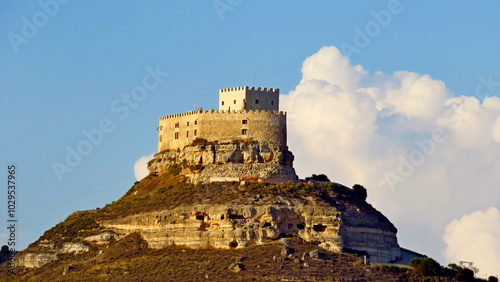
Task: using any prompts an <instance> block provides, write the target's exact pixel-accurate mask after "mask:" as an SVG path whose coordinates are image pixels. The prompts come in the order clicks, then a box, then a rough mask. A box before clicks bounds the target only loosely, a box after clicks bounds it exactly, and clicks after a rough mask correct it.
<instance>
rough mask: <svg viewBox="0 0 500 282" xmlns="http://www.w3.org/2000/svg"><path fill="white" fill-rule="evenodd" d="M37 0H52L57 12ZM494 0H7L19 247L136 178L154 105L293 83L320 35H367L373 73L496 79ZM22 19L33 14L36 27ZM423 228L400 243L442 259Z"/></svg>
mask: <svg viewBox="0 0 500 282" xmlns="http://www.w3.org/2000/svg"><path fill="white" fill-rule="evenodd" d="M66 2H68V3H66ZM39 3H52V5H51V6H50V5H49V6H48V7H49V8H48V9H49V10H47V11H50V13H51V14H52V15H48V13H49V12H47V11H46V10H44V8H43V7H42V6H43V5H40V4H39ZM53 3H56V5H57V6H54V5H53ZM224 5H226V6H224ZM391 5H395V6H391ZM224 7H225V8H224ZM390 7H393V8H392V9H395V10H397V12H395V13H389V14H390V19H387V18H386V22H385V23H384V25H381V24H379V25H378V27H379V29H373V30H372V31H371V32H372V36H368V41H365V42H364V43H365V44H363V46H361V45H360V44H357V45H356V42H357V41H356V39H357V36H358V35H357V34H358V33H357V28H359V29H360V30H364V31H366V28H370V22H373V21H375V20H376V19H375V16H374V14H378V15H380V11H390V9H391V8H390ZM394 7H396V8H394ZM499 8H500V4H499V3H498V2H494V1H484V2H481V3H480V4H478V3H477V2H472V1H468V2H466V3H463V2H460V3H458V2H456V1H439V2H436V1H405V0H402V1H399V3H398V2H395V1H377V2H374V1H343V2H340V1H315V2H314V4H312V3H310V2H307V1H286V2H284V1H273V2H271V1H269V2H266V1H248V0H240V1H236V0H234V1H228V0H220V1H104V2H103V1H62V0H61V1H60V2H54V1H48V0H46V1H43V0H42V1H40V2H38V1H29V2H28V1H22V2H19V1H6V0H4V1H0V35H2V37H1V38H2V39H1V40H0V54H1V55H0V93H1V96H2V100H3V102H2V103H1V105H0V108H1V110H0V112H1V114H2V118H1V119H0V125H1V127H0V128H1V130H2V133H3V134H2V138H1V139H0V148H1V156H2V158H1V163H2V166H3V167H4V168H3V169H2V170H0V179H1V178H3V179H6V177H7V169H6V167H7V165H8V164H11V163H14V164H16V165H17V167H18V175H17V176H18V188H17V189H18V190H17V192H18V207H17V211H16V212H17V219H18V220H19V223H18V226H19V230H18V234H17V242H18V244H19V247H20V248H25V247H26V246H27V245H28V244H29V243H31V242H33V241H35V240H36V239H37V238H38V237H39V236H40V235H41V234H42V233H43V231H44V230H46V229H48V228H50V227H52V226H54V225H55V224H57V223H58V222H60V221H61V220H63V219H65V218H66V217H67V216H68V215H69V214H70V213H71V212H73V211H75V210H84V209H92V208H95V207H102V206H104V205H105V204H107V203H109V202H111V201H113V200H116V199H118V198H119V197H120V196H121V195H123V194H124V193H125V192H126V191H127V190H128V188H129V187H130V186H132V185H133V183H134V181H135V179H134V169H133V165H134V163H135V162H136V161H137V159H139V158H140V157H142V156H145V155H149V154H151V153H154V152H155V151H156V140H157V132H156V128H157V123H158V118H159V117H160V116H163V115H167V114H173V113H178V112H183V111H188V110H192V109H193V106H194V104H199V105H201V106H202V107H203V108H205V109H211V108H217V94H218V89H219V88H226V87H235V86H243V85H250V86H251V85H253V84H254V74H255V85H256V86H263V87H273V88H280V90H281V93H282V94H287V93H289V92H290V91H292V90H294V89H295V88H296V86H297V85H298V84H299V83H300V81H301V78H302V75H303V74H302V72H301V67H302V64H303V62H304V60H305V59H306V58H307V57H309V56H312V55H313V54H315V53H316V52H318V50H319V49H320V48H321V47H323V46H336V47H337V48H338V49H340V51H345V49H343V47H344V48H345V46H347V44H349V45H351V46H354V47H356V46H357V47H356V48H358V47H359V48H358V51H359V52H357V53H351V54H344V55H347V57H348V58H349V59H350V63H351V64H352V65H358V64H359V65H362V66H363V68H364V69H365V70H366V71H369V72H370V73H374V72H376V71H381V72H382V73H385V74H391V73H393V72H394V71H409V72H415V73H419V74H428V75H430V77H432V79H434V80H439V81H443V82H444V83H445V84H446V88H447V89H448V90H449V91H450V93H452V95H454V96H460V95H465V96H474V95H475V94H474V93H475V89H476V87H477V85H478V77H488V76H491V77H492V80H494V81H500V69H499V68H498V66H499V65H500V56H499V55H498V50H499V47H500V37H499V36H498V28H499V27H500V18H499V17H498V11H499V10H500V9H499ZM218 9H219V10H218ZM224 9H225V10H224ZM44 15H45V17H44ZM44 21H45V22H44ZM26 22H29V24H28V25H30V24H34V23H38V26H36V25H35V29H36V30H33V29H31V30H29V27H26V25H27V23H26ZM23 31H24V33H23ZM26 32H27V33H26ZM20 37H22V38H23V39H22V40H21V41H19V40H20V39H19V38H20ZM13 38H16V40H14V39H13ZM358 39H359V38H358ZM148 68H150V69H159V70H160V71H161V72H162V73H168V76H165V77H163V78H162V79H161V80H162V81H161V82H160V81H157V82H158V83H157V84H155V87H152V88H153V89H151V90H148V92H147V94H146V95H145V97H144V99H143V100H141V101H136V102H137V103H136V104H137V106H136V107H135V106H134V107H135V108H134V107H132V106H126V107H127V108H128V110H129V114H128V115H127V116H126V117H125V116H124V115H122V114H123V112H118V111H117V110H116V108H115V110H113V107H112V104H113V102H114V101H116V100H117V99H118V101H119V102H118V103H119V105H121V106H124V105H126V104H125V103H124V102H123V101H121V100H120V99H122V98H121V97H122V95H130V93H131V91H133V89H134V87H137V86H141V85H143V79H144V78H145V76H147V75H148V74H149V72H148V70H147V69H148ZM495 79H496V80H495ZM152 82H154V81H152ZM499 89H500V88H499ZM499 91H500V90H498V91H497V92H494V91H493V92H491V93H490V94H491V95H496V96H498V93H499ZM478 98H480V99H482V98H484V97H478ZM115 106H116V105H115ZM103 119H105V120H107V121H110V123H111V126H112V127H113V128H114V130H113V131H112V132H110V133H104V134H103V138H102V141H101V142H97V143H98V144H97V145H93V146H92V148H91V152H90V153H89V154H88V155H87V156H84V157H83V158H82V160H81V163H80V164H78V165H77V166H76V167H74V168H72V172H68V173H64V174H63V176H62V181H59V179H58V177H57V175H56V173H55V172H54V169H53V167H52V164H53V162H59V163H64V162H65V158H66V155H67V154H68V152H67V146H69V147H71V148H73V149H75V148H76V147H77V145H78V144H79V142H81V141H82V140H85V138H86V137H85V136H84V135H83V134H82V131H84V130H87V131H92V130H93V129H96V128H98V127H99V123H100V122H101V121H102V120H103ZM290 149H291V150H292V152H294V153H295V154H296V155H297V153H296V152H295V151H296V150H297V149H294V148H293V147H291V148H290ZM328 149H329V148H326V147H325V150H328ZM299 160H300V159H299ZM306 172H307V173H308V171H307V169H302V170H300V169H298V174H299V176H301V177H305V176H307V175H305V173H306ZM329 176H330V178H331V179H332V180H335V179H336V177H335V175H333V174H330V175H329ZM345 184H346V185H352V184H353V183H345ZM362 184H365V186H367V187H369V186H370V185H369V183H362ZM3 189H4V190H6V189H7V188H6V187H4V188H3ZM471 189H472V188H471ZM491 189H497V187H491ZM2 194H4V195H3V196H2V197H1V199H2V200H1V204H0V207H2V209H4V210H6V208H5V204H6V199H5V194H6V193H5V192H4V193H2ZM498 202H500V201H498V199H497V203H498ZM499 206H500V205H499V204H497V207H499ZM375 207H376V208H378V209H380V210H384V207H380V206H375ZM423 208H424V207H423ZM484 208H486V207H484ZM468 212H469V211H466V212H464V214H466V213H468ZM5 213H6V211H5V212H4V211H2V212H0V220H3V221H5ZM388 216H389V218H390V219H391V216H390V215H388ZM396 225H398V224H397V222H396ZM398 227H399V228H400V233H405V232H404V230H401V229H403V228H405V226H398ZM2 232H3V231H2ZM0 234H1V232H0ZM4 236H5V235H4ZM437 240H441V238H439V237H438V238H437ZM415 241H418V240H416V239H414V238H411V236H410V235H408V234H407V235H404V236H402V237H401V236H400V243H401V245H403V246H406V247H409V248H414V249H415V250H416V251H421V252H425V253H427V254H429V255H432V256H434V257H437V258H439V259H441V260H444V259H443V257H442V253H441V250H435V249H432V248H428V249H424V250H422V249H419V248H424V247H423V246H420V245H419V244H418V243H416V242H415ZM4 243H5V237H2V236H0V244H4ZM442 263H445V261H443V262H442ZM446 263H447V262H446Z"/></svg>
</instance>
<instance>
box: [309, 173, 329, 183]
mask: <svg viewBox="0 0 500 282" xmlns="http://www.w3.org/2000/svg"><path fill="white" fill-rule="evenodd" d="M306 180H307V181H311V180H312V181H319V182H330V179H328V176H326V175H324V174H319V175H316V174H313V175H312V176H311V177H306Z"/></svg>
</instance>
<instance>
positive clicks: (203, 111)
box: [160, 110, 286, 120]
mask: <svg viewBox="0 0 500 282" xmlns="http://www.w3.org/2000/svg"><path fill="white" fill-rule="evenodd" d="M198 114H275V115H283V116H286V112H284V111H271V110H234V111H232V110H220V111H219V110H195V111H188V112H184V113H179V114H172V115H166V116H162V117H160V120H164V119H172V118H179V117H185V116H191V115H198Z"/></svg>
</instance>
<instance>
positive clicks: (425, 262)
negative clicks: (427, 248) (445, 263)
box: [410, 258, 442, 276]
mask: <svg viewBox="0 0 500 282" xmlns="http://www.w3.org/2000/svg"><path fill="white" fill-rule="evenodd" d="M410 266H411V267H413V271H414V272H415V273H416V274H419V275H422V276H434V275H439V274H441V270H442V268H441V265H439V263H438V262H437V261H435V260H433V259H432V258H414V259H412V260H411V261H410Z"/></svg>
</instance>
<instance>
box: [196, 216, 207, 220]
mask: <svg viewBox="0 0 500 282" xmlns="http://www.w3.org/2000/svg"><path fill="white" fill-rule="evenodd" d="M196 219H197V220H205V216H204V215H197V216H196Z"/></svg>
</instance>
